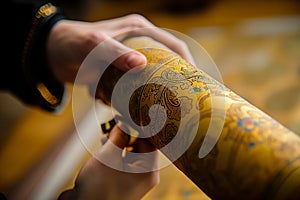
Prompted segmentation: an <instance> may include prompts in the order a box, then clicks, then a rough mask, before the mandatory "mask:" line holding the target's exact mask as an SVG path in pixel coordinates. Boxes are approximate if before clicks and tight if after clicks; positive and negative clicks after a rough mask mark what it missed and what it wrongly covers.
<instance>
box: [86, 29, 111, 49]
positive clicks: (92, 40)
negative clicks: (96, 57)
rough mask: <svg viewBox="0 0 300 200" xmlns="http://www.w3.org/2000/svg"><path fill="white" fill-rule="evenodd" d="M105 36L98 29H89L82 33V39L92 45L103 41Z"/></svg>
mask: <svg viewBox="0 0 300 200" xmlns="http://www.w3.org/2000/svg"><path fill="white" fill-rule="evenodd" d="M106 38H107V36H106V35H105V34H104V33H102V32H99V31H90V32H87V33H86V34H84V35H83V38H82V40H83V41H84V42H85V44H86V45H87V46H90V47H94V46H96V45H98V44H99V43H100V42H102V41H104V40H105V39H106Z"/></svg>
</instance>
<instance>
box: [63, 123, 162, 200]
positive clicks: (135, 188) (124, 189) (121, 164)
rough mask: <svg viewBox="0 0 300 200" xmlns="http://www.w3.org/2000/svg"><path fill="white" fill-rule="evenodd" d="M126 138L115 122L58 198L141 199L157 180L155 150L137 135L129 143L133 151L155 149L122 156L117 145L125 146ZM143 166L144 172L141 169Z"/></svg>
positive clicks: (90, 199) (127, 139)
mask: <svg viewBox="0 0 300 200" xmlns="http://www.w3.org/2000/svg"><path fill="white" fill-rule="evenodd" d="M128 141H129V137H128V135H126V134H125V133H123V132H122V131H121V130H120V129H119V127H117V126H115V127H114V128H113V129H112V131H111V132H110V135H109V139H108V141H107V142H106V143H105V144H104V145H103V146H102V147H101V148H100V149H99V151H97V152H96V154H95V155H96V157H97V158H95V157H91V158H90V159H89V160H88V161H87V162H86V163H85V165H84V166H83V168H82V169H81V171H80V173H79V175H78V177H77V178H76V181H75V187H74V188H73V189H71V190H67V191H65V192H63V193H62V194H61V195H60V197H59V200H68V199H72V200H74V199H84V200H86V199H88V200H94V199H101V200H104V199H105V200H117V199H123V200H127V199H128V200H139V199H141V198H142V197H143V196H144V195H145V194H146V193H147V192H148V191H149V190H151V189H152V188H153V187H154V186H155V185H157V184H158V182H159V171H158V170H157V161H158V154H157V153H158V152H156V151H155V148H154V147H153V146H152V145H151V144H150V143H149V142H148V141H147V140H146V139H140V138H138V139H137V140H136V141H135V142H134V144H133V146H132V148H133V151H134V152H135V153H146V152H155V153H154V154H151V156H150V157H149V156H147V154H140V155H137V156H133V157H132V156H131V157H129V158H126V156H125V157H124V156H122V151H121V149H124V148H125V147H126V146H127V144H128ZM116 147H118V148H116ZM99 158H100V160H103V159H109V160H110V161H111V162H112V163H113V166H114V167H117V168H119V169H124V171H120V170H117V169H114V168H111V167H109V166H107V165H105V164H103V163H101V162H99ZM141 169H142V170H141ZM143 169H144V170H145V172H142V171H143ZM151 169H153V170H151ZM129 171H130V172H132V173H130V172H129ZM135 172H136V173H135ZM139 172H141V173H139Z"/></svg>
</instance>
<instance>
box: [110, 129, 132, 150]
mask: <svg viewBox="0 0 300 200" xmlns="http://www.w3.org/2000/svg"><path fill="white" fill-rule="evenodd" d="M109 140H110V141H111V142H112V143H113V144H114V145H116V146H118V147H119V148H121V149H123V148H124V147H126V145H127V144H128V142H129V140H130V136H129V135H127V134H126V133H124V132H123V131H122V130H121V129H120V128H119V127H118V126H114V127H113V129H112V130H111V132H110V133H109Z"/></svg>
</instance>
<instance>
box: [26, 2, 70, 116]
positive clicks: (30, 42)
mask: <svg viewBox="0 0 300 200" xmlns="http://www.w3.org/2000/svg"><path fill="white" fill-rule="evenodd" d="M61 19H63V16H62V15H61V14H60V13H59V10H58V8H56V7H55V6H53V5H52V4H50V3H48V4H45V5H43V6H41V7H40V8H39V9H38V11H37V12H36V14H35V17H34V19H33V21H32V26H31V29H30V31H29V33H28V36H27V39H26V42H25V46H24V49H23V54H22V63H21V64H22V71H23V73H24V76H25V79H26V84H27V85H28V86H29V88H31V91H29V92H31V93H32V96H33V98H34V102H35V104H37V105H39V106H40V107H42V108H43V109H46V110H49V111H54V110H56V109H57V108H58V106H59V105H61V103H62V99H63V95H64V90H65V89H64V84H63V83H61V82H59V81H57V80H56V78H55V77H54V76H53V74H52V72H51V70H49V68H48V65H47V61H46V46H45V45H46V41H47V38H48V34H49V31H50V30H51V28H52V27H53V25H54V24H55V23H56V22H58V21H59V20H61Z"/></svg>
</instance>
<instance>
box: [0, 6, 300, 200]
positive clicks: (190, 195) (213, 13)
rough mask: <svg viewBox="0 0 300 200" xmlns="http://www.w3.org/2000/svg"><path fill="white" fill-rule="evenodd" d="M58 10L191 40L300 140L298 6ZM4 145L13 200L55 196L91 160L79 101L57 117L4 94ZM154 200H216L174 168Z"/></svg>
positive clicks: (1, 170)
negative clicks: (130, 17)
mask: <svg viewBox="0 0 300 200" xmlns="http://www.w3.org/2000/svg"><path fill="white" fill-rule="evenodd" d="M57 4H58V5H60V6H61V7H63V8H64V10H65V14H66V15H67V16H68V17H70V18H73V19H80V20H87V21H97V20H102V19H109V18H115V17H119V16H123V15H126V14H130V13H139V14H142V15H144V16H145V17H146V18H148V19H149V20H150V21H152V22H153V23H154V24H155V25H157V26H159V27H162V28H167V29H172V30H175V31H179V32H181V33H184V34H186V35H188V36H190V37H191V38H193V39H194V40H196V41H197V42H198V43H199V44H200V45H201V46H202V47H204V48H205V49H206V51H207V52H208V54H209V55H210V56H211V58H212V59H213V60H214V62H215V63H216V65H217V66H218V69H219V70H220V72H221V75H222V78H223V82H224V84H225V85H226V86H228V87H229V88H231V89H232V90H233V91H235V92H236V93H237V94H239V95H240V96H242V97H244V98H245V99H246V100H248V101H249V102H251V103H252V104H253V105H255V106H256V107H258V108H260V109H261V110H263V111H264V112H265V113H267V114H269V115H270V116H271V117H273V118H274V119H276V120H277V121H279V122H281V123H282V124H283V125H285V126H286V127H288V128H289V129H291V130H292V131H294V132H295V133H296V134H299V135H300V2H299V1H298V0H259V1H256V0H243V1H239V0H184V1H181V0H173V1H171V0H152V1H139V0H126V1H125V0H86V1H83V0H76V1H71V0H64V1H58V0H57ZM68 87H69V89H70V91H72V90H71V89H72V86H70V85H68ZM84 92H85V91H83V94H85V93H84ZM86 96H87V95H82V102H81V107H80V109H82V116H84V114H86V112H87V107H86V106H85V98H86ZM71 100H72V99H71ZM0 139H1V140H0V191H2V192H4V193H5V194H7V196H8V197H11V199H38V197H43V199H52V198H56V195H57V194H58V193H59V192H60V191H62V190H64V189H66V188H69V187H71V186H72V182H73V180H74V177H75V175H76V173H77V172H78V169H79V168H80V166H81V165H82V163H84V161H85V160H86V159H87V158H88V156H89V153H88V152H87V151H86V150H85V149H84V147H83V146H82V145H81V144H80V142H79V141H78V138H77V137H76V130H75V126H74V121H73V115H72V101H70V103H69V104H68V105H67V106H66V108H65V110H64V111H63V112H62V113H59V114H56V115H53V114H51V113H47V112H44V111H42V110H39V109H36V108H29V107H26V106H24V105H23V104H22V103H21V102H19V101H18V100H16V99H15V98H14V97H13V96H11V95H10V94H7V93H3V92H1V93H0ZM31 197H32V198H31ZM154 199H155V200H156V199H163V200H169V199H170V200H171V199H172V200H177V199H178V200H192V199H198V200H199V199H204V200H205V199H209V198H208V197H207V196H206V195H205V194H204V193H203V192H202V191H201V189H199V188H197V187H196V186H195V185H194V184H193V183H192V182H191V181H190V180H189V179H187V178H186V177H185V176H184V175H183V174H182V173H181V172H180V171H178V170H177V169H176V168H175V167H174V166H172V165H170V166H168V167H166V168H164V169H162V170H161V181H160V184H159V185H158V186H156V187H155V188H154V189H153V190H152V191H150V192H149V194H147V195H146V196H145V197H144V200H154Z"/></svg>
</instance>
